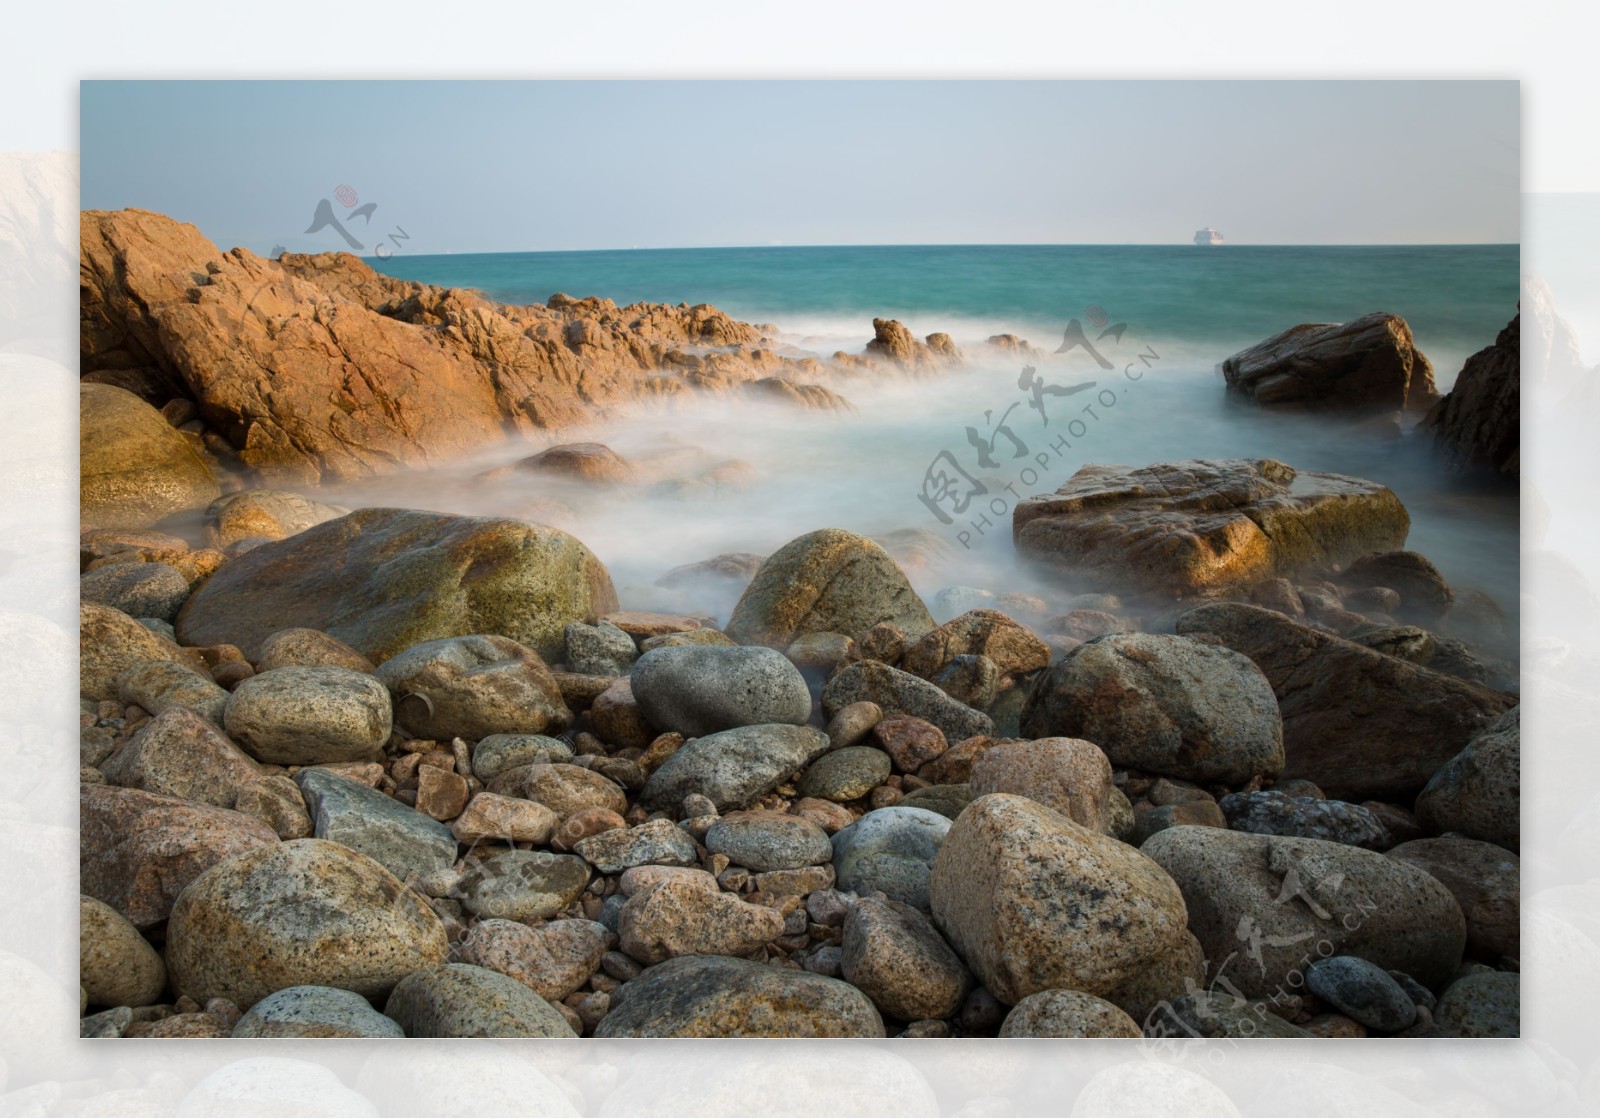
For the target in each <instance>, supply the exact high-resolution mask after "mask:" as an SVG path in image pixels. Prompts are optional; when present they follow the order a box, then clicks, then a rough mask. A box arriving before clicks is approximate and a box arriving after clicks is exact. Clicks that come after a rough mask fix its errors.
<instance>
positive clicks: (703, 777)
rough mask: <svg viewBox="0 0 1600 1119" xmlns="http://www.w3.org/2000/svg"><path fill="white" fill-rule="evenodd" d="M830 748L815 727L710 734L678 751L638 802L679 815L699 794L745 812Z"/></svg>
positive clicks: (723, 806) (786, 726)
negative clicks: (689, 799)
mask: <svg viewBox="0 0 1600 1119" xmlns="http://www.w3.org/2000/svg"><path fill="white" fill-rule="evenodd" d="M828 747H829V742H828V736H827V735H825V734H823V733H822V732H821V731H820V730H817V729H816V728H815V727H797V726H791V725H789V724H783V723H765V724H760V725H757V726H748V727H735V728H734V729H732V730H725V731H719V732H717V733H716V734H708V735H705V736H704V737H702V738H696V739H694V740H693V741H691V742H687V743H685V744H684V745H683V746H680V747H679V748H678V749H677V750H676V751H674V752H673V754H672V755H671V756H670V757H669V758H667V760H666V761H665V762H663V763H662V764H661V766H660V767H659V768H658V769H657V770H656V771H655V772H654V773H652V774H651V775H650V779H649V780H648V781H646V782H645V786H644V788H643V789H642V790H641V791H640V793H639V803H641V804H643V805H644V806H645V807H646V808H651V809H661V810H665V811H676V810H677V809H678V807H679V805H681V804H682V803H683V798H684V797H686V796H688V795H689V794H690V793H700V794H702V795H703V796H707V797H709V798H711V802H712V803H713V804H715V805H716V806H717V811H719V812H724V811H727V810H728V809H730V808H744V807H746V806H747V805H749V804H750V803H751V802H753V801H754V800H755V799H756V798H757V797H760V796H762V795H763V794H765V793H770V792H771V791H772V790H773V789H775V788H777V787H778V785H779V784H780V783H782V781H783V780H784V778H786V777H788V776H789V775H790V774H792V773H794V772H795V771H796V770H799V769H803V768H804V767H805V766H806V765H808V764H809V763H810V762H811V761H812V760H813V759H815V758H817V757H819V756H821V755H822V754H823V753H825V752H826V751H827V750H828Z"/></svg>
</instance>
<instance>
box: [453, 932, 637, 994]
mask: <svg viewBox="0 0 1600 1119" xmlns="http://www.w3.org/2000/svg"><path fill="white" fill-rule="evenodd" d="M609 935H610V934H609V933H608V932H607V931H606V928H605V926H604V925H601V924H599V923H598V922H595V921H551V922H549V923H548V924H544V925H540V926H539V927H538V928H536V929H532V928H529V927H528V926H527V925H524V924H523V923H521V922H520V921H502V920H497V919H490V920H487V921H479V922H478V923H477V924H475V925H473V926H472V928H471V929H470V930H468V932H467V935H466V936H465V937H463V938H462V939H461V943H460V944H459V945H457V948H456V953H457V958H458V959H459V960H460V961H461V962H462V963H465V964H474V965H476V966H478V967H485V968H488V969H489V970H490V971H497V972H499V973H500V974H502V975H509V976H510V977H511V978H512V979H515V980H516V981H517V982H518V983H521V984H523V985H524V986H526V987H528V988H529V989H531V990H532V991H533V992H534V993H535V994H537V995H539V996H540V997H541V998H546V999H550V1000H551V1001H555V1000H557V999H564V998H566V997H567V996H568V995H570V994H572V992H574V991H576V990H577V989H578V988H579V987H581V986H583V984H584V983H585V982H587V981H588V978H589V976H591V975H593V974H594V973H595V972H596V971H598V970H599V969H600V960H601V957H603V956H604V955H605V954H606V941H607V939H608V937H609Z"/></svg>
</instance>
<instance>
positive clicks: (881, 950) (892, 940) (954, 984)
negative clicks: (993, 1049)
mask: <svg viewBox="0 0 1600 1119" xmlns="http://www.w3.org/2000/svg"><path fill="white" fill-rule="evenodd" d="M841 947H842V949H843V958H842V968H843V973H844V978H845V980H846V981H847V982H849V983H850V984H851V985H852V986H854V987H858V988H860V989H861V990H862V991H864V992H866V995H867V997H868V998H870V999H871V1000H872V1001H873V1003H874V1004H876V1005H877V1007H878V1009H879V1010H880V1011H882V1012H883V1013H884V1014H885V1015H887V1016H888V1017H890V1018H895V1019H898V1020H900V1021H902V1022H915V1021H918V1020H919V1019H924V1018H948V1017H950V1016H951V1015H953V1014H955V1012H956V1011H957V1010H959V1009H960V1007H961V1002H962V1000H963V999H964V998H966V995H967V992H968V991H969V990H971V989H972V975H971V973H970V972H968V971H967V969H966V966H965V965H964V964H963V963H962V962H961V959H960V957H958V956H957V955H956V954H955V952H954V951H953V950H952V949H951V947H950V946H949V945H948V944H946V943H945V941H944V938H943V937H942V936H940V935H939V930H938V929H936V928H934V927H933V922H932V921H930V920H928V918H927V917H926V916H925V915H923V913H921V912H920V911H919V910H917V909H915V908H913V907H912V906H909V905H906V904H905V903H904V902H898V901H877V900H874V899H872V898H862V899H860V900H858V901H857V902H856V903H855V904H854V905H853V906H851V907H850V911H849V914H848V916H846V918H845V922H844V942H843V944H842V945H841Z"/></svg>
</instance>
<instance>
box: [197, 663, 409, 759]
mask: <svg viewBox="0 0 1600 1119" xmlns="http://www.w3.org/2000/svg"><path fill="white" fill-rule="evenodd" d="M223 725H224V727H225V728H226V730H227V732H228V736H229V737H230V738H232V739H233V740H234V741H235V742H237V743H238V744H239V745H240V746H242V747H244V749H245V750H246V751H247V752H249V753H250V754H251V756H253V757H255V758H256V759H257V760H258V761H263V762H272V763H275V764H277V765H317V764H319V763H323V762H359V761H369V760H371V759H372V758H375V757H376V756H377V754H378V751H379V750H381V749H382V748H383V746H384V744H385V743H386V742H388V741H389V732H390V730H391V728H392V724H391V711H390V704H389V692H388V690H387V689H385V688H384V686H383V685H382V684H380V683H379V682H378V681H377V680H375V679H373V678H372V677H371V676H367V675H365V674H363V673H360V672H355V671H352V670H351V669H348V668H327V667H302V666H294V667H289V668H276V669H273V670H271V671H270V672H258V673H256V675H254V676H252V677H250V679H248V680H246V681H244V682H243V683H242V684H240V685H239V686H238V687H237V688H235V689H234V691H233V694H232V695H230V696H229V697H228V706H227V710H226V712H225V713H224V715H223Z"/></svg>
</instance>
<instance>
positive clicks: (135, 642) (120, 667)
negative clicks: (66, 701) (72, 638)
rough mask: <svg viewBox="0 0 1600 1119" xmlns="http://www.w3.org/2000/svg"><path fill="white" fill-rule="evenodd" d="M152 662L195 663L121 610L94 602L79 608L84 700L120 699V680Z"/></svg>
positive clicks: (80, 691)
mask: <svg viewBox="0 0 1600 1119" xmlns="http://www.w3.org/2000/svg"><path fill="white" fill-rule="evenodd" d="M149 661H174V662H177V663H179V664H189V665H190V666H191V667H195V668H198V667H199V666H198V665H197V664H194V663H192V660H191V658H190V657H188V656H186V655H185V654H184V652H183V651H182V650H181V649H179V648H178V646H177V645H175V644H173V643H172V642H171V641H168V640H167V639H166V638H164V637H162V636H160V635H159V634H156V633H153V632H151V631H150V630H149V629H147V628H146V627H144V626H142V625H140V624H139V623H138V622H136V621H134V620H133V619H132V618H130V617H128V615H126V614H124V613H123V612H122V611H120V610H113V609H112V608H111V607H109V606H99V605H96V604H95V603H92V602H84V603H80V604H79V606H78V694H79V695H80V696H82V697H83V698H84V699H117V698H119V697H120V693H119V692H118V689H117V679H118V678H119V677H120V676H121V675H122V674H123V673H124V672H127V671H128V670H129V669H133V668H138V667H139V666H140V665H143V664H145V663H147V662H149Z"/></svg>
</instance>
